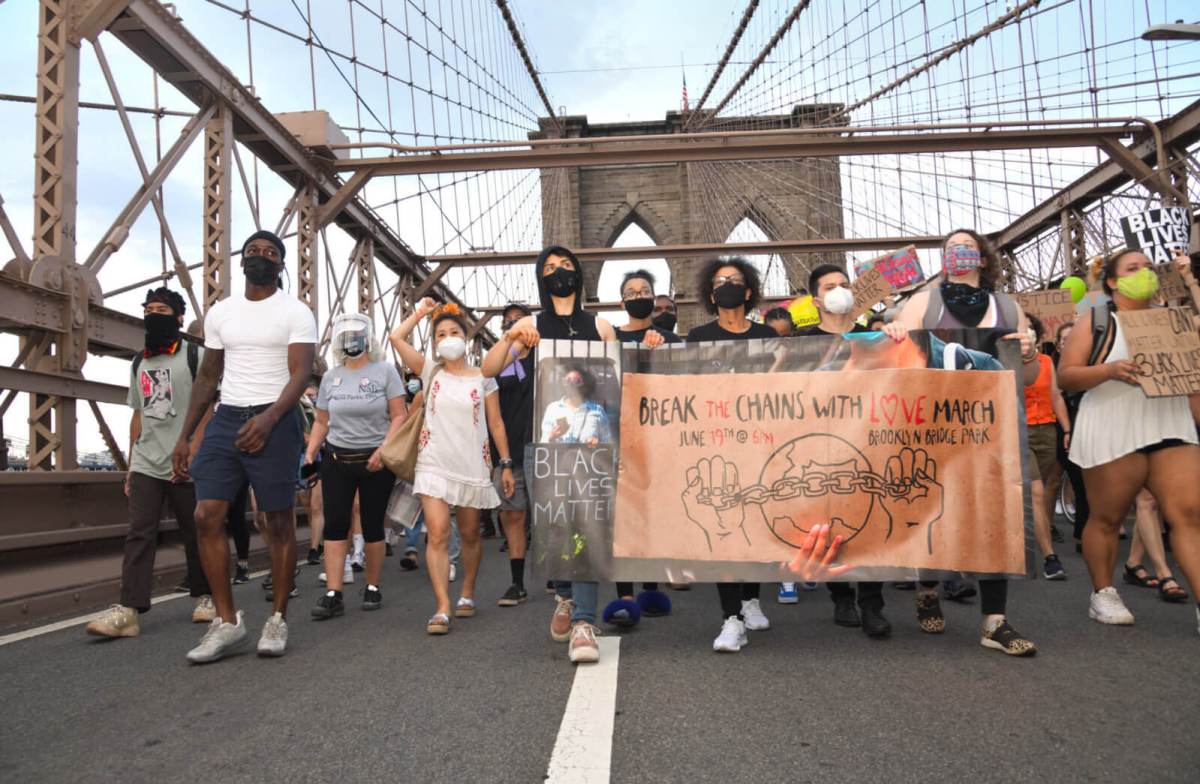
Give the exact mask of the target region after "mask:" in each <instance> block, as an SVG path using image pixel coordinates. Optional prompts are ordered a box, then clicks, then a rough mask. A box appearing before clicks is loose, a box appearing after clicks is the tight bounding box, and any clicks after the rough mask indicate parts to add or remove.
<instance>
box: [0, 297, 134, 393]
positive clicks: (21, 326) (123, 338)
mask: <svg viewBox="0 0 1200 784" xmlns="http://www.w3.org/2000/svg"><path fill="white" fill-rule="evenodd" d="M0 301H3V302H4V308H3V310H0V329H2V330H4V331H5V332H15V331H29V330H33V331H35V332H36V331H40V332H48V333H52V334H54V335H56V336H61V335H64V334H66V333H67V332H69V331H70V330H71V329H72V318H73V317H72V313H71V296H70V294H68V293H66V292H63V291H56V290H54V289H48V288H45V287H43V286H35V285H33V284H32V283H26V282H24V281H21V280H17V279H15V278H12V277H9V276H6V275H0ZM86 334H87V341H88V342H87V350H88V351H89V352H91V353H93V354H106V355H111V356H122V357H130V356H132V355H133V353H134V352H136V351H140V350H141V349H142V348H144V347H145V343H146V328H145V326H144V325H143V323H142V319H141V318H139V317H137V316H130V315H129V314H127V313H122V312H120V311H118V310H112V309H111V308H106V307H103V306H100V305H97V304H95V303H92V304H90V305H89V306H88V309H87V332H86ZM26 367H29V368H31V369H32V365H29V364H28V363H27V364H26ZM41 369H42V370H45V368H41Z"/></svg>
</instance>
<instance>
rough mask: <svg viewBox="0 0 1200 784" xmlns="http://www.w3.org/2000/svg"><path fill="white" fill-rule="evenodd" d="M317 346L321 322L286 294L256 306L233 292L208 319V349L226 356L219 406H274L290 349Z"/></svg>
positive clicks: (285, 379)
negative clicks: (301, 344)
mask: <svg viewBox="0 0 1200 784" xmlns="http://www.w3.org/2000/svg"><path fill="white" fill-rule="evenodd" d="M316 342H317V322H316V319H314V318H313V313H312V311H311V310H309V309H308V306H307V305H305V304H304V303H303V302H301V301H300V300H298V299H295V298H294V297H291V296H289V295H287V294H286V293H284V292H283V291H276V292H275V293H274V294H273V295H271V296H270V297H267V298H266V299H263V300H258V301H257V302H253V301H251V300H248V299H246V296H245V295H244V294H235V295H233V296H231V297H229V298H228V299H223V300H221V301H220V302H218V303H217V304H215V305H213V306H212V308H211V309H210V310H209V311H208V315H207V316H205V317H204V347H205V348H211V349H216V350H218V351H224V352H225V373H224V375H223V376H222V378H221V402H222V403H224V404H226V405H229V406H261V405H264V404H269V403H274V402H275V401H276V400H278V399H279V395H280V394H281V393H282V392H283V388H284V387H285V386H287V382H288V379H290V378H291V374H290V373H288V362H287V354H288V345H289V344H291V343H312V344H314V345H315V344H316Z"/></svg>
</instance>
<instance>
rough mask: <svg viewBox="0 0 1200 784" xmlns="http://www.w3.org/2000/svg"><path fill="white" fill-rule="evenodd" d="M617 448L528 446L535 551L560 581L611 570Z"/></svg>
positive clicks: (562, 445) (582, 577)
mask: <svg viewBox="0 0 1200 784" xmlns="http://www.w3.org/2000/svg"><path fill="white" fill-rule="evenodd" d="M614 452H615V447H614V446H613V445H612V444H596V445H595V446H589V445H587V444H578V443H545V444H531V445H530V446H528V447H526V461H525V462H526V470H528V471H529V472H530V473H529V474H528V476H529V477H530V480H531V481H530V483H529V487H530V491H531V492H530V499H529V502H530V503H529V508H530V511H531V512H532V514H533V522H534V527H535V532H536V533H535V538H536V539H537V541H536V543H535V550H536V551H537V552H538V553H539V555H540V556H541V558H542V559H543V560H547V561H550V563H549V564H543V565H544V566H547V567H548V568H547V572H548V573H549V574H550V575H551V576H552V577H553V578H554V579H559V580H578V579H587V578H588V577H589V576H590V575H594V574H603V573H605V572H607V571H609V570H610V569H611V565H610V562H611V560H612V558H611V554H612V546H611V542H612V504H613V493H614V490H615V483H616V467H615V466H616V461H615V459H614Z"/></svg>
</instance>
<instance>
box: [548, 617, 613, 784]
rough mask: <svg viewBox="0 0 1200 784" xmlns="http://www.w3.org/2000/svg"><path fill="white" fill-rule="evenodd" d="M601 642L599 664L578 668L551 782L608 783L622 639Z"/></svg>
mask: <svg viewBox="0 0 1200 784" xmlns="http://www.w3.org/2000/svg"><path fill="white" fill-rule="evenodd" d="M598 642H599V643H600V661H599V662H597V663H596V664H580V665H578V666H577V669H576V670H575V682H574V683H573V684H572V685H571V696H570V697H568V698H567V709H566V710H565V711H563V719H562V724H561V725H559V728H558V739H557V740H555V742H554V751H553V752H552V753H551V754H550V769H549V770H548V771H547V772H546V784H608V781H609V775H610V772H611V770H612V739H613V722H614V720H615V718H616V714H617V667H618V665H619V664H620V658H621V638H619V637H600V638H598Z"/></svg>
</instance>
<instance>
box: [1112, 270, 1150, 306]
mask: <svg viewBox="0 0 1200 784" xmlns="http://www.w3.org/2000/svg"><path fill="white" fill-rule="evenodd" d="M1117 291H1119V292H1121V293H1122V294H1123V295H1125V296H1126V297H1129V298H1130V299H1132V300H1137V301H1138V302H1145V301H1146V300H1148V299H1150V298H1151V297H1153V296H1154V295H1155V294H1157V293H1158V275H1155V274H1154V270H1152V269H1150V268H1149V267H1142V268H1141V269H1140V270H1138V271H1137V272H1135V273H1133V274H1132V275H1126V276H1125V277H1123V278H1117Z"/></svg>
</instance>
